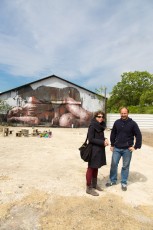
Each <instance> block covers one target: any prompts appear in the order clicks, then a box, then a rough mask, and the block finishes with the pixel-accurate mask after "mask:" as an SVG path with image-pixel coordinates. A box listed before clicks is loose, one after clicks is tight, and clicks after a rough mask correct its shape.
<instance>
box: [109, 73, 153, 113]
mask: <svg viewBox="0 0 153 230" xmlns="http://www.w3.org/2000/svg"><path fill="white" fill-rule="evenodd" d="M152 90H153V75H152V74H150V73H148V72H146V71H144V72H139V71H135V72H128V73H123V74H122V75H121V81H120V82H118V83H117V85H115V86H114V87H113V90H112V92H111V96H110V98H109V100H108V103H107V108H108V111H109V112H112V111H113V112H114V111H116V110H117V111H118V109H119V108H120V107H121V106H137V105H140V104H141V105H142V103H146V102H147V103H149V104H150V105H151V104H152V101H153V100H152V99H151V98H152V97H151V96H150V100H148V101H147V100H146V99H147V95H148V94H147V92H148V93H149V92H151V91H152ZM142 95H144V96H142ZM145 95H146V96H145ZM141 96H142V97H141Z"/></svg>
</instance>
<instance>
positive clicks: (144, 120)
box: [107, 113, 153, 129]
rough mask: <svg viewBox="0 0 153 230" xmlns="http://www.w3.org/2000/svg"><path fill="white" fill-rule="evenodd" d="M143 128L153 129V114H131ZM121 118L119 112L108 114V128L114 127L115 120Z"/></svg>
mask: <svg viewBox="0 0 153 230" xmlns="http://www.w3.org/2000/svg"><path fill="white" fill-rule="evenodd" d="M129 117H130V118H132V119H133V120H134V121H136V122H137V124H138V125H139V127H140V128H141V129H153V114H129ZM119 118H120V114H118V113H111V114H110V113H108V114H107V128H109V129H111V128H112V127H113V124H114V121H115V120H117V119H119Z"/></svg>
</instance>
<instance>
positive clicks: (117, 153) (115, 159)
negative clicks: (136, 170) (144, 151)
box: [110, 147, 132, 185]
mask: <svg viewBox="0 0 153 230" xmlns="http://www.w3.org/2000/svg"><path fill="white" fill-rule="evenodd" d="M121 157H122V159H123V165H122V170H121V184H125V185H126V184H127V179H128V175H129V167H130V162H131V157H132V152H130V150H129V149H118V148H116V147H114V151H113V155H112V162H111V169H110V180H111V182H114V183H116V181H117V170H118V163H119V161H120V159H121Z"/></svg>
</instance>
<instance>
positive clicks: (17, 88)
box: [0, 75, 104, 97]
mask: <svg viewBox="0 0 153 230" xmlns="http://www.w3.org/2000/svg"><path fill="white" fill-rule="evenodd" d="M53 77H54V78H57V79H60V80H62V81H65V82H67V83H69V84H72V85H74V86H76V87H79V88H81V89H83V90H86V91H88V92H90V93H92V94H95V95H97V93H95V92H93V91H91V90H88V89H86V88H84V87H82V86H79V85H77V84H74V83H72V82H70V81H67V80H65V79H63V78H61V77H58V76H56V75H51V76H48V77H44V78H41V79H39V80H36V81H33V82H30V83H27V84H24V85H22V86H19V87H16V88H13V89H10V90H7V91H4V92H2V93H0V95H2V94H5V93H8V92H10V91H14V90H19V89H21V88H24V87H25V86H29V85H31V84H33V83H37V82H40V81H43V80H46V79H49V78H53ZM102 97H104V96H102Z"/></svg>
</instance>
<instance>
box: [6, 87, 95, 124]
mask: <svg viewBox="0 0 153 230" xmlns="http://www.w3.org/2000/svg"><path fill="white" fill-rule="evenodd" d="M13 99H14V100H16V104H17V106H16V107H14V108H12V109H11V110H9V112H8V114H7V121H8V122H11V123H21V124H28V125H46V124H48V125H50V126H60V127H86V126H88V125H89V123H90V120H91V118H92V117H93V113H91V112H89V111H87V110H85V109H84V108H83V107H82V101H81V98H80V92H79V91H78V90H77V89H76V88H74V87H65V88H56V87H48V86H40V87H38V88H36V89H35V90H33V89H32V88H31V87H30V86H28V87H24V88H21V89H19V90H18V91H17V93H16V96H15V97H14V98H13Z"/></svg>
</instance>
